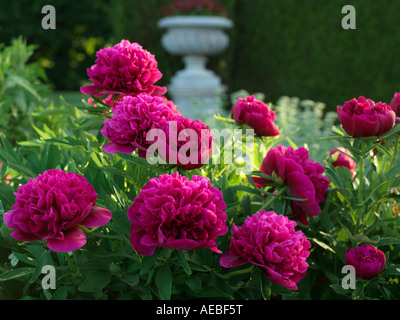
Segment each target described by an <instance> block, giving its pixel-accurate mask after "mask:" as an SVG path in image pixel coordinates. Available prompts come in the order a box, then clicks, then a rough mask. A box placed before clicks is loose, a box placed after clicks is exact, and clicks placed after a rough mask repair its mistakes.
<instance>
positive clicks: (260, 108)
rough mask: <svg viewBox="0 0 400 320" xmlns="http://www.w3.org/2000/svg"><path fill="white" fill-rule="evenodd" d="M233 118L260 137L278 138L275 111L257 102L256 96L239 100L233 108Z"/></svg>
mask: <svg viewBox="0 0 400 320" xmlns="http://www.w3.org/2000/svg"><path fill="white" fill-rule="evenodd" d="M231 118H232V119H234V120H235V122H236V123H237V124H238V125H248V126H250V127H251V128H253V129H254V132H255V134H256V135H257V136H259V137H268V136H277V135H278V134H279V130H278V129H277V127H276V125H275V122H274V121H275V111H270V110H269V109H268V106H267V105H266V104H265V103H264V102H261V101H258V100H256V98H255V97H254V96H251V97H247V98H239V99H238V100H237V101H236V103H235V104H234V105H233V107H232V114H231Z"/></svg>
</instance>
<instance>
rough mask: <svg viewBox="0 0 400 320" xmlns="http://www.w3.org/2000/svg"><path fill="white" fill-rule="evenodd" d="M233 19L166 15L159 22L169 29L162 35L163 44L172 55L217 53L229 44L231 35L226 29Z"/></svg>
mask: <svg viewBox="0 0 400 320" xmlns="http://www.w3.org/2000/svg"><path fill="white" fill-rule="evenodd" d="M232 25H233V23H232V21H231V20H229V19H228V18H225V17H215V16H174V17H165V18H163V19H161V20H160V21H159V23H158V27H159V28H163V29H164V28H165V29H167V32H166V33H165V34H164V35H163V37H162V40H161V41H162V45H163V47H164V48H165V50H166V51H167V52H168V53H170V54H172V55H206V56H208V55H215V54H218V53H221V52H222V51H224V50H225V49H226V48H227V47H228V45H229V37H228V35H226V34H225V33H224V29H229V28H231V27H232Z"/></svg>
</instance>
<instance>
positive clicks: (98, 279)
mask: <svg viewBox="0 0 400 320" xmlns="http://www.w3.org/2000/svg"><path fill="white" fill-rule="evenodd" d="M110 281H111V274H110V273H108V272H101V271H95V272H91V273H89V274H88V276H87V277H86V279H85V280H83V282H82V283H81V284H80V286H79V288H78V290H79V291H81V292H93V291H98V290H102V289H103V288H105V287H106V286H107V285H108V284H109V283H110Z"/></svg>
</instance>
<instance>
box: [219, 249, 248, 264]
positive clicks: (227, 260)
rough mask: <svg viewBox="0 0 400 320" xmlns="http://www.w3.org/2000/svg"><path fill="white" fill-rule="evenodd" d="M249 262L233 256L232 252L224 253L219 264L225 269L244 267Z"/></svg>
mask: <svg viewBox="0 0 400 320" xmlns="http://www.w3.org/2000/svg"><path fill="white" fill-rule="evenodd" d="M246 263H248V261H246V260H243V259H241V258H240V257H239V256H237V255H234V254H231V253H230V252H226V253H224V254H223V255H222V256H221V258H220V259H219V264H220V265H221V266H222V267H224V268H233V267H238V266H242V265H244V264H246Z"/></svg>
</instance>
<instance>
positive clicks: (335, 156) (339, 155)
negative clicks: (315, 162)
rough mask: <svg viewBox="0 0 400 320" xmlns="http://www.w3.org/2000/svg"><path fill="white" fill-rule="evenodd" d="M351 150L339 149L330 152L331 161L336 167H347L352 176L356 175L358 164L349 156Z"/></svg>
mask: <svg viewBox="0 0 400 320" xmlns="http://www.w3.org/2000/svg"><path fill="white" fill-rule="evenodd" d="M348 154H349V150H347V149H345V148H342V147H339V148H336V149H333V150H331V151H330V152H329V159H330V160H331V162H332V165H333V166H334V167H346V168H348V169H349V170H350V172H351V174H352V176H354V174H355V171H354V170H355V168H356V163H355V161H354V160H353V158H351V157H350V156H349V155H348Z"/></svg>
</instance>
